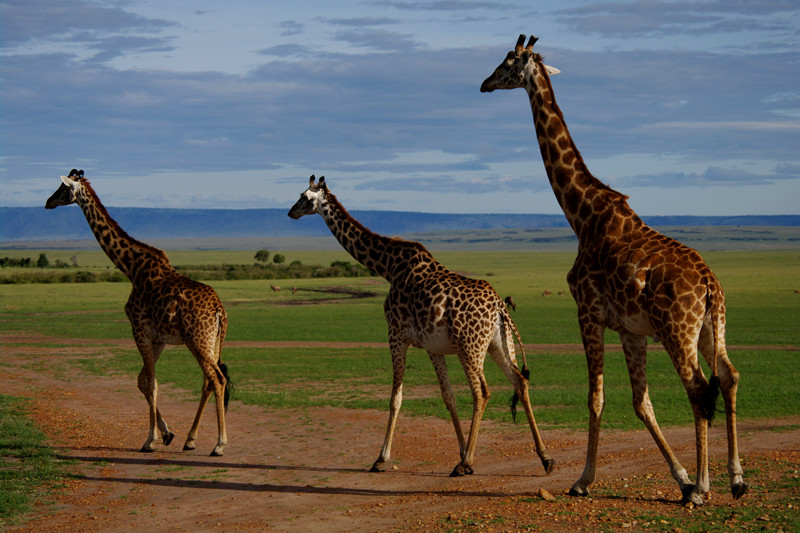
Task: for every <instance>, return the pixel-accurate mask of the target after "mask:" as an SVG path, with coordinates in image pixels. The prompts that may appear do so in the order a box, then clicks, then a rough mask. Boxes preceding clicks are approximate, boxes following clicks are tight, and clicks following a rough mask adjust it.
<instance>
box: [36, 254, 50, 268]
mask: <svg viewBox="0 0 800 533" xmlns="http://www.w3.org/2000/svg"><path fill="white" fill-rule="evenodd" d="M36 266H38V267H39V268H47V267H49V266H50V260H49V259H47V254H39V260H38V261H36Z"/></svg>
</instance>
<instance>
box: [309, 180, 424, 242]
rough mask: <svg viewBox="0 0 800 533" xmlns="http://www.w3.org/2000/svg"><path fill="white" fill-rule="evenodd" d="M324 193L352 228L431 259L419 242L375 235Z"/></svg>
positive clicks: (326, 189)
mask: <svg viewBox="0 0 800 533" xmlns="http://www.w3.org/2000/svg"><path fill="white" fill-rule="evenodd" d="M323 183H324V182H323ZM325 192H326V194H327V197H328V202H330V203H332V204H334V205H336V206H337V208H338V209H339V210H341V212H342V215H343V216H344V217H346V218H347V219H348V221H349V222H350V223H351V224H353V226H355V227H356V228H358V229H359V230H361V231H363V232H365V233H367V234H369V235H374V236H375V237H376V238H378V239H382V240H385V241H387V242H388V243H391V244H392V245H393V246H404V247H406V248H414V249H416V250H419V251H420V252H424V253H426V254H428V255H430V256H431V257H433V255H432V254H431V253H430V252H429V251H428V249H427V248H425V245H423V244H422V243H419V242H417V241H408V240H406V239H401V238H399V237H387V236H386V235H381V234H379V233H375V232H374V231H372V230H371V229H369V228H368V227H366V226H365V225H364V224H362V223H361V222H359V221H358V220H356V219H355V218H353V216H352V215H351V214H350V213H349V212H348V211H347V209H346V208H345V207H344V206H343V205H342V203H341V202H340V201H339V200H338V199H337V198H336V195H335V194H333V193H332V192H331V191H330V189H328V188H327V187H325Z"/></svg>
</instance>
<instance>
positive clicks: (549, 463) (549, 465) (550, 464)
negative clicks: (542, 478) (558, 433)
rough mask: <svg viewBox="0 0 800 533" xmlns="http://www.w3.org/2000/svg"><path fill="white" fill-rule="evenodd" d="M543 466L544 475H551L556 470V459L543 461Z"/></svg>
mask: <svg viewBox="0 0 800 533" xmlns="http://www.w3.org/2000/svg"><path fill="white" fill-rule="evenodd" d="M542 465H543V466H544V473H545V474H548V475H549V474H550V472H552V471H553V468H555V466H556V461H555V459H546V460H543V461H542Z"/></svg>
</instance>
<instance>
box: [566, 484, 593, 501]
mask: <svg viewBox="0 0 800 533" xmlns="http://www.w3.org/2000/svg"><path fill="white" fill-rule="evenodd" d="M569 495H570V496H578V497H580V498H585V497H586V496H588V495H589V491H588V490H586V489H585V488H583V487H578V486H577V485H573V486H572V488H571V489H569Z"/></svg>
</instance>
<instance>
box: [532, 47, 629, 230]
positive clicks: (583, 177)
mask: <svg viewBox="0 0 800 533" xmlns="http://www.w3.org/2000/svg"><path fill="white" fill-rule="evenodd" d="M538 65H539V68H538V69H536V72H535V74H533V76H535V79H533V80H531V83H529V84H528V85H527V87H526V90H527V92H528V98H529V99H530V104H531V110H532V112H533V123H534V126H535V127H536V137H537V140H538V142H539V149H540V151H541V153H542V160H543V161H544V167H545V170H546V172H547V178H548V179H549V181H550V186H551V187H552V188H553V192H554V193H555V196H556V200H557V201H558V203H559V205H560V206H561V209H562V211H564V215H565V216H566V217H567V221H568V222H569V225H570V226H571V227H572V229H573V231H575V234H576V235H578V237H579V239H583V236H584V235H585V234H586V233H587V230H591V229H592V227H593V226H595V225H596V223H597V218H598V217H600V216H603V215H604V214H608V213H607V210H608V209H609V208H614V206H616V205H618V204H619V201H620V200H622V202H623V203H625V205H626V206H627V203H626V202H625V199H626V196H624V195H622V194H620V193H618V192H617V191H615V190H613V189H611V188H610V187H609V186H607V185H606V184H604V183H603V182H601V181H600V180H598V179H597V178H595V177H594V176H593V175H592V174H591V173H590V172H589V170H588V168H586V164H585V163H584V161H583V158H582V157H581V154H580V152H579V151H578V148H577V147H576V146H575V143H574V142H573V140H572V137H571V136H570V134H569V130H568V129H567V124H566V122H565V121H564V116H563V115H562V113H561V109H559V107H558V104H557V103H556V100H555V96H554V95H553V87H552V85H551V84H550V78H549V77H548V76H547V74H546V73H544V68H543V65H542V64H541V63H539V64H538Z"/></svg>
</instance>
